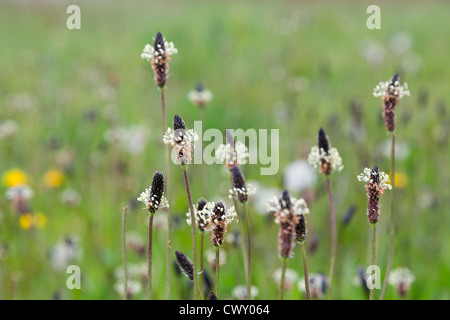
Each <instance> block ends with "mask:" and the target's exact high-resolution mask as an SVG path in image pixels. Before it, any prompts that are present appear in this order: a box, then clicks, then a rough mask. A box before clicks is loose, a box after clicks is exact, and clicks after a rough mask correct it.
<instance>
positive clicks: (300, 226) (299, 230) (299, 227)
mask: <svg viewBox="0 0 450 320" xmlns="http://www.w3.org/2000/svg"><path fill="white" fill-rule="evenodd" d="M306 235H307V230H306V219H305V216H304V215H303V214H302V215H300V219H299V221H298V223H297V224H296V225H295V239H296V240H297V241H298V242H303V241H305V240H306Z"/></svg>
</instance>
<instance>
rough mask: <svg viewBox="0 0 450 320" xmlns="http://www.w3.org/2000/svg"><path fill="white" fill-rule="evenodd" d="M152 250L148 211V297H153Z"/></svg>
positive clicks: (150, 217) (150, 224)
mask: <svg viewBox="0 0 450 320" xmlns="http://www.w3.org/2000/svg"><path fill="white" fill-rule="evenodd" d="M152 250H153V213H150V216H149V219H148V255H147V258H148V299H149V300H152V299H153V282H152Z"/></svg>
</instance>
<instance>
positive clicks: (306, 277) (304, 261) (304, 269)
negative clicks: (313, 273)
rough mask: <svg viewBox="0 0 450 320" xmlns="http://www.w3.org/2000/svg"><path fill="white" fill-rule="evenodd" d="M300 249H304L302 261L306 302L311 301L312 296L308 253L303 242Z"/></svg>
mask: <svg viewBox="0 0 450 320" xmlns="http://www.w3.org/2000/svg"><path fill="white" fill-rule="evenodd" d="M300 248H301V249H302V260H303V274H304V277H305V291H306V300H310V299H311V294H310V291H309V276H308V264H307V263H306V253H305V246H304V243H303V242H300Z"/></svg>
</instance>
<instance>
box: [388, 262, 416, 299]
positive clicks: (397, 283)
mask: <svg viewBox="0 0 450 320" xmlns="http://www.w3.org/2000/svg"><path fill="white" fill-rule="evenodd" d="M415 280H416V278H415V277H414V274H413V273H412V272H411V270H409V269H408V268H404V267H403V268H397V269H394V270H392V271H391V273H390V274H389V283H390V284H391V285H393V286H394V288H395V289H396V291H397V293H398V294H399V296H400V297H402V298H403V297H405V296H406V295H407V294H408V292H409V289H410V287H411V283H413V282H414V281H415Z"/></svg>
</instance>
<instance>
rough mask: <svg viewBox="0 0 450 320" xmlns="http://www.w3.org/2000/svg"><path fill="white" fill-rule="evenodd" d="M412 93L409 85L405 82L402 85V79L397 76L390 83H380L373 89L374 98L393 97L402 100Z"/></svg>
mask: <svg viewBox="0 0 450 320" xmlns="http://www.w3.org/2000/svg"><path fill="white" fill-rule="evenodd" d="M409 95H410V92H409V89H408V84H407V83H406V82H404V83H403V84H402V85H401V84H400V77H399V76H398V74H395V75H394V76H393V77H392V78H391V80H389V81H380V83H379V84H378V85H377V86H376V87H375V88H374V89H373V96H374V97H386V96H392V97H396V98H397V99H401V98H403V97H404V96H409Z"/></svg>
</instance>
